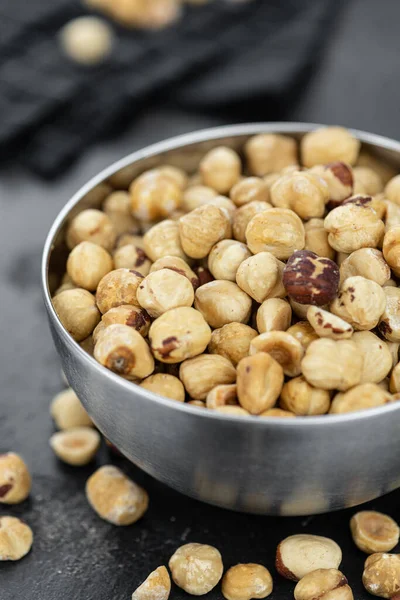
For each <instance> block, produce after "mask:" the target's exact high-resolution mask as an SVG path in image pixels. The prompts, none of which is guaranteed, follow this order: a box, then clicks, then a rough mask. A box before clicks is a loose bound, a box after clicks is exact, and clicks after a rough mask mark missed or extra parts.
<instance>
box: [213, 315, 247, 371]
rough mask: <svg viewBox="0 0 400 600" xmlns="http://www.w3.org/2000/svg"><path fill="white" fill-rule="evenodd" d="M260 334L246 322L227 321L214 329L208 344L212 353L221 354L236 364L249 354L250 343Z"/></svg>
mask: <svg viewBox="0 0 400 600" xmlns="http://www.w3.org/2000/svg"><path fill="white" fill-rule="evenodd" d="M257 335H258V333H257V331H256V330H255V329H253V328H252V327H249V326H248V325H245V324H244V323H235V322H234V323H227V325H224V326H223V327H221V328H220V329H214V331H213V332H212V334H211V340H210V343H209V344H208V351H209V353H210V354H220V355H221V356H224V357H225V358H227V359H228V360H230V361H231V363H232V364H233V365H234V366H236V365H237V363H238V362H239V361H240V360H241V359H242V358H244V357H245V356H247V355H248V354H249V349H250V343H251V340H253V339H254V338H255V337H256V336H257Z"/></svg>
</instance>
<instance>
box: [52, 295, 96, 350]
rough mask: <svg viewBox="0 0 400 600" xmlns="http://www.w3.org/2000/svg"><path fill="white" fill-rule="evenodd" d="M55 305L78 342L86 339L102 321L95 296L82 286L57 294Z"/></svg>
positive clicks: (64, 323)
mask: <svg viewBox="0 0 400 600" xmlns="http://www.w3.org/2000/svg"><path fill="white" fill-rule="evenodd" d="M53 307H54V310H55V311H56V313H57V316H58V318H59V319H60V321H61V323H62V324H63V326H64V327H65V329H66V330H67V331H68V333H70V334H71V336H72V337H73V338H74V340H75V341H76V342H81V341H82V340H84V339H86V338H87V337H88V336H89V335H90V334H91V333H92V331H93V329H94V328H95V327H96V325H97V323H98V322H99V321H100V317H101V315H100V312H99V310H98V308H97V306H96V300H95V298H94V296H93V295H92V294H91V293H90V292H88V291H87V290H82V289H81V288H75V289H73V290H65V291H64V292H60V293H59V294H57V296H55V297H54V298H53Z"/></svg>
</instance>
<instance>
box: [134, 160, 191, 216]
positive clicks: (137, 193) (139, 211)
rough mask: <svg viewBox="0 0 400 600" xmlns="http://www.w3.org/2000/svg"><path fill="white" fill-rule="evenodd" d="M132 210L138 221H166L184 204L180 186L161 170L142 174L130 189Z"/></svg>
mask: <svg viewBox="0 0 400 600" xmlns="http://www.w3.org/2000/svg"><path fill="white" fill-rule="evenodd" d="M129 193H130V196H131V210H132V214H133V216H134V217H135V218H136V219H139V220H141V221H147V222H149V221H156V220H157V219H163V218H164V219H165V218H166V217H168V216H169V215H170V214H171V213H172V212H174V210H176V209H177V208H179V207H180V205H181V204H182V190H181V188H180V186H179V185H178V184H177V183H176V181H174V180H173V179H171V177H168V176H166V175H165V173H163V172H162V171H161V170H159V169H152V170H150V171H146V172H145V173H142V175H140V176H139V177H137V179H135V180H134V181H133V182H132V184H131V186H130V188H129Z"/></svg>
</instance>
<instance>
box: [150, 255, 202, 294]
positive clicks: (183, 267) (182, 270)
mask: <svg viewBox="0 0 400 600" xmlns="http://www.w3.org/2000/svg"><path fill="white" fill-rule="evenodd" d="M161 269H171V271H176V273H179V274H180V275H184V277H187V278H188V279H189V281H190V283H191V284H192V286H193V289H195V290H196V289H197V288H198V287H199V284H200V282H199V278H198V277H197V275H196V273H195V272H194V271H192V269H191V268H190V267H189V265H188V264H187V262H185V261H184V260H182V258H179V257H178V256H164V257H163V258H159V259H158V260H156V262H154V263H153V264H152V265H151V268H150V273H154V272H155V271H160V270H161Z"/></svg>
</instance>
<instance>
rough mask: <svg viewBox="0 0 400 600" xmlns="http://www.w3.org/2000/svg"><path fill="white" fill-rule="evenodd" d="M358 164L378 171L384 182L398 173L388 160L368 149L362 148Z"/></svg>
mask: <svg viewBox="0 0 400 600" xmlns="http://www.w3.org/2000/svg"><path fill="white" fill-rule="evenodd" d="M357 166H360V167H368V168H369V169H372V170H373V171H375V173H378V175H379V176H380V178H381V179H382V182H383V183H384V184H386V183H387V182H388V181H389V180H390V179H392V177H394V176H395V175H396V171H395V169H394V168H393V167H392V165H390V164H388V163H387V162H386V161H384V160H382V159H380V158H378V157H377V156H374V155H373V154H370V153H369V152H368V150H365V149H362V150H361V152H360V155H359V157H358V160H357Z"/></svg>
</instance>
